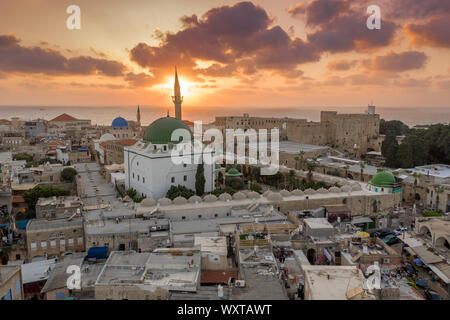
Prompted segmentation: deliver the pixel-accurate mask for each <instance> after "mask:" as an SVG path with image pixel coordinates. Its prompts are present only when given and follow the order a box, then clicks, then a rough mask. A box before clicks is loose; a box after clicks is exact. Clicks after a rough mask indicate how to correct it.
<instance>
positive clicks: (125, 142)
mask: <svg viewBox="0 0 450 320" xmlns="http://www.w3.org/2000/svg"><path fill="white" fill-rule="evenodd" d="M136 142H138V140H136V139H122V140H112V141H106V142H105V164H107V165H110V164H122V163H123V149H124V147H131V146H133V145H135V144H136Z"/></svg>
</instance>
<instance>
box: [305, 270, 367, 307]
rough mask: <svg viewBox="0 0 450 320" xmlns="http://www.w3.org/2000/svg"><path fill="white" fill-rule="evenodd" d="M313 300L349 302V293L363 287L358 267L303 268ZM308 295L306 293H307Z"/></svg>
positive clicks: (362, 279) (306, 283)
mask: <svg viewBox="0 0 450 320" xmlns="http://www.w3.org/2000/svg"><path fill="white" fill-rule="evenodd" d="M302 269H303V271H304V274H305V286H307V287H308V288H309V292H310V297H309V298H310V299H311V300H348V298H347V292H349V291H350V290H353V289H356V288H358V287H360V286H363V283H364V279H365V278H364V275H363V273H362V271H361V270H360V269H358V267H357V266H321V265H314V266H306V265H304V266H302ZM305 294H306V293H305Z"/></svg>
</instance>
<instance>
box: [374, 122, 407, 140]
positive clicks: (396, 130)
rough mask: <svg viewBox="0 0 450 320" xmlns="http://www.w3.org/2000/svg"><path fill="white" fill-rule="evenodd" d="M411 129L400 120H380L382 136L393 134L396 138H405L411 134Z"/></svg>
mask: <svg viewBox="0 0 450 320" xmlns="http://www.w3.org/2000/svg"><path fill="white" fill-rule="evenodd" d="M409 130H410V129H409V127H408V126H407V125H406V124H404V123H403V122H401V121H399V120H390V121H386V120H384V119H381V120H380V134H386V135H387V134H388V133H392V134H394V135H396V136H404V135H407V134H408V133H409Z"/></svg>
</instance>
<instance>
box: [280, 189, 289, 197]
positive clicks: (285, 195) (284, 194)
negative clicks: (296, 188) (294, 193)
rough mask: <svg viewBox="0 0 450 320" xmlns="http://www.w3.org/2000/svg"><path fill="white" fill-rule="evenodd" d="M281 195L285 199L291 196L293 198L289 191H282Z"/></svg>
mask: <svg viewBox="0 0 450 320" xmlns="http://www.w3.org/2000/svg"><path fill="white" fill-rule="evenodd" d="M280 194H281V195H282V196H283V197H290V196H291V193H290V192H289V191H287V190H281V191H280Z"/></svg>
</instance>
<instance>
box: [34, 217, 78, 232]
mask: <svg viewBox="0 0 450 320" xmlns="http://www.w3.org/2000/svg"><path fill="white" fill-rule="evenodd" d="M82 225H83V219H82V217H75V218H73V219H72V220H70V221H69V220H68V219H53V220H47V219H32V220H31V221H30V222H29V223H28V224H27V231H36V230H48V229H56V228H69V227H75V226H82Z"/></svg>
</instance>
